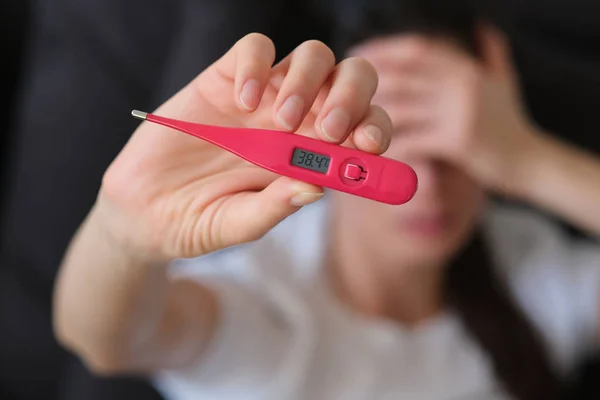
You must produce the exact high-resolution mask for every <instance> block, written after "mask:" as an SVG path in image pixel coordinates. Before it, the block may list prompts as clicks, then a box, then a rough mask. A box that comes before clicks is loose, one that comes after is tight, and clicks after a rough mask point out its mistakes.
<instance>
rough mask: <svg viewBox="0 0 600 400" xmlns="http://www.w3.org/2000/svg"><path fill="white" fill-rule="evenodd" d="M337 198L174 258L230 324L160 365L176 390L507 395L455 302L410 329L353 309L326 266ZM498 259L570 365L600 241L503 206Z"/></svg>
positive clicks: (585, 333) (591, 296) (163, 382)
mask: <svg viewBox="0 0 600 400" xmlns="http://www.w3.org/2000/svg"><path fill="white" fill-rule="evenodd" d="M327 207H328V205H327V203H326V202H325V201H321V202H318V203H316V204H313V205H311V206H308V207H305V208H303V209H302V210H301V211H299V212H297V213H296V214H294V215H293V216H291V217H289V218H288V219H286V220H285V221H284V222H282V223H281V224H280V225H278V226H277V227H276V228H275V229H273V230H272V231H271V232H270V233H269V234H267V235H266V236H265V237H264V238H262V239H261V240H259V241H257V242H254V243H252V244H247V245H243V246H238V247H235V248H232V249H227V250H224V251H221V252H218V253H214V254H211V255H208V256H205V257H201V258H198V259H194V260H181V261H179V262H177V263H175V264H174V266H173V273H176V274H183V275H187V276H190V277H193V278H194V279H201V280H202V282H204V283H205V284H209V285H212V287H213V288H214V289H215V291H216V292H217V293H218V294H219V296H220V297H221V302H222V306H223V313H224V314H223V317H222V320H221V324H220V327H219V329H218V331H217V332H216V335H215V337H214V339H213V341H212V343H211V345H210V346H209V349H208V351H207V352H206V353H205V354H204V357H203V358H202V360H199V361H198V363H197V365H196V366H194V367H193V368H188V369H186V370H183V371H164V372H161V373H158V374H156V376H155V379H154V382H155V385H156V387H157V388H158V389H159V390H160V391H161V392H162V393H163V395H164V396H165V397H166V398H167V399H169V400H205V399H207V400H208V399H210V400H214V399H223V400H238V399H240V400H241V399H244V400H254V399H256V400H259V399H260V400H267V399H268V400H300V399H302V400H305V399H306V400H332V399H335V400H355V399H356V400H358V399H360V400H373V399H377V400H379V399H382V400H383V399H411V400H420V399H424V400H425V399H426V400H437V399H440V400H442V399H443V400H459V399H460V400H467V399H508V398H509V397H508V396H507V394H506V392H505V391H504V389H503V388H502V387H501V385H500V384H499V383H498V381H497V379H496V378H495V376H494V375H493V372H492V368H491V363H490V360H489V358H488V356H487V354H486V353H485V352H483V351H482V350H481V349H480V348H479V346H478V344H477V343H476V342H475V341H474V340H473V338H472V337H471V336H470V335H469V333H468V332H467V331H466V330H465V328H464V327H463V326H462V325H461V323H460V321H459V320H458V318H457V317H456V316H455V315H453V314H451V313H446V314H443V315H440V316H439V317H437V318H434V319H431V320H430V321H428V322H426V323H424V324H423V325H420V326H419V327H418V328H416V329H413V330H410V329H406V328H404V327H402V326H401V325H399V324H395V323H393V322H391V321H386V320H379V319H370V318H367V317H363V316H359V315H357V314H354V313H353V312H352V311H350V310H349V309H348V308H346V307H345V306H344V305H343V304H341V303H340V302H338V301H337V300H336V298H335V297H334V296H333V294H332V293H331V291H330V290H329V289H328V287H327V285H325V284H324V280H323V279H322V278H321V277H322V275H321V271H322V270H323V268H322V259H323V253H324V247H323V243H324V240H323V238H324V235H325V234H326V229H325V225H326V223H327V218H326V216H327ZM484 227H485V231H486V233H487V237H488V240H489V243H490V244H491V247H492V249H493V253H494V255H495V256H496V261H497V264H498V266H499V268H500V270H499V272H501V273H502V276H504V277H505V278H506V279H507V282H508V286H509V288H510V290H511V291H512V294H513V295H514V297H515V298H516V300H517V304H518V305H520V306H521V307H522V309H523V310H524V311H525V313H526V315H527V316H528V317H529V318H530V320H531V321H532V322H533V323H534V325H535V326H536V327H537V328H538V329H539V330H540V332H541V333H542V335H543V338H544V339H545V341H546V344H547V345H548V349H549V351H550V355H551V358H552V360H553V361H554V362H555V363H556V365H557V366H558V367H559V369H560V371H561V372H563V373H564V374H568V372H569V371H570V370H571V368H572V367H573V365H574V364H575V363H576V362H577V361H578V360H579V359H580V357H581V356H582V355H583V354H584V353H586V352H588V351H590V347H591V346H593V345H594V343H595V341H596V338H598V336H597V334H598V332H597V329H596V328H597V326H598V322H599V320H598V316H600V310H599V307H598V306H599V305H600V298H599V297H598V295H599V292H600V248H599V247H597V246H595V245H593V244H592V243H583V242H578V243H575V242H571V241H570V240H569V238H568V237H567V236H565V235H564V234H563V233H562V232H561V231H560V230H559V229H558V227H557V226H555V225H553V224H552V223H551V222H549V221H548V220H546V219H544V218H543V217H542V216H540V215H537V214H533V213H532V212H528V211H523V210H516V209H507V208H499V207H492V208H490V210H489V212H488V213H487V216H486V219H485V223H484Z"/></svg>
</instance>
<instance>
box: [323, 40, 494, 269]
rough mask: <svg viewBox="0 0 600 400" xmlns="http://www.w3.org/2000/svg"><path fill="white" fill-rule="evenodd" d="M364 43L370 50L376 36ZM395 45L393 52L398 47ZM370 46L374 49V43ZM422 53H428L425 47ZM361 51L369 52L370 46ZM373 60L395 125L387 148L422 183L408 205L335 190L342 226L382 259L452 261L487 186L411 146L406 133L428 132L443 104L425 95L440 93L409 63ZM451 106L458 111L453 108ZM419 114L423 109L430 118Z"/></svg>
mask: <svg viewBox="0 0 600 400" xmlns="http://www.w3.org/2000/svg"><path fill="white" fill-rule="evenodd" d="M388 43H389V39H388ZM375 45H376V46H377V45H381V44H377V43H375ZM360 48H361V49H363V50H365V49H367V50H368V48H369V43H366V44H363V45H361V47H360ZM389 50H390V51H389V54H392V53H393V47H392V48H390V49H389ZM383 53H384V54H387V52H383ZM355 54H356V53H355ZM365 54H369V53H368V51H367V52H365ZM416 54H417V55H418V56H419V57H422V54H421V53H419V52H416ZM357 55H361V56H364V57H365V58H367V59H369V57H368V56H365V55H363V54H360V53H358V54H357ZM384 57H387V56H384ZM392 58H393V56H392ZM369 61H372V63H373V65H374V66H375V68H376V69H377V70H378V73H379V76H380V79H379V82H380V84H379V88H378V91H377V94H376V95H375V98H374V103H375V104H377V105H380V106H382V107H383V108H384V109H385V110H386V111H387V112H388V114H389V116H390V118H391V120H392V124H393V126H394V136H393V137H392V142H391V145H390V147H389V149H388V150H387V152H386V153H384V156H386V157H389V158H392V159H396V160H399V161H403V162H406V163H408V164H409V165H410V166H412V167H413V169H414V170H415V172H416V174H417V176H418V180H419V188H418V190H417V193H416V194H415V196H414V197H413V199H412V200H411V201H410V202H408V203H406V204H404V205H401V206H390V205H387V204H382V203H377V202H373V201H368V200H365V199H362V198H359V197H354V196H350V195H347V194H344V193H339V192H335V193H332V194H331V195H332V197H333V198H334V203H335V204H334V205H335V212H336V214H337V217H338V219H337V224H338V225H337V227H338V229H342V230H343V233H342V235H343V236H342V237H344V238H345V239H343V241H347V242H348V243H352V244H351V245H357V244H358V245H359V246H360V247H361V251H362V250H363V248H364V250H365V251H368V252H369V255H370V256H371V257H376V258H377V259H378V260H381V261H382V262H392V263H395V264H398V263H404V264H411V265H430V264H436V265H439V264H440V263H445V262H446V261H447V260H448V259H449V258H450V257H452V256H453V255H454V254H456V252H457V251H459V250H460V249H461V247H462V246H463V245H464V244H465V243H466V242H467V241H468V240H469V237H470V234H471V233H472V232H473V230H474V228H475V225H476V224H477V222H478V217H479V215H480V213H481V209H482V206H483V203H484V198H485V196H484V192H483V190H482V189H481V188H480V187H479V186H478V185H477V184H476V183H475V182H474V181H473V180H472V179H471V178H470V177H469V176H468V175H466V174H465V173H463V172H462V171H461V170H460V169H459V168H457V167H454V166H452V165H450V164H447V163H444V162H442V161H440V160H438V159H435V158H433V157H432V156H431V155H428V154H426V153H419V152H418V151H414V149H412V151H411V149H406V148H404V147H405V146H403V141H402V137H403V135H418V134H420V133H421V132H423V126H426V125H427V117H428V116H429V114H432V113H435V112H436V107H429V106H428V103H427V101H422V103H419V101H421V100H419V99H422V98H426V97H427V96H430V98H432V99H433V101H435V95H433V96H431V95H430V94H428V93H420V92H419V91H418V90H420V89H418V88H421V87H427V85H423V84H421V82H419V77H416V78H414V79H413V78H412V77H411V74H410V69H409V68H404V67H403V66H402V65H399V66H397V67H396V66H395V65H394V64H393V62H390V63H386V60H381V59H378V60H370V59H369ZM449 73H450V74H451V71H449ZM429 83H431V82H429ZM430 86H431V87H432V88H433V89H431V87H430V88H428V89H423V90H452V89H451V88H450V89H448V88H445V89H438V86H436V85H435V84H433V85H430ZM407 88H408V89H407ZM414 88H417V89H414ZM448 94H449V93H446V95H448ZM450 95H452V94H451V93H450ZM449 111H450V114H453V115H456V113H452V111H453V110H449ZM416 116H424V119H419V118H417V117H416ZM438 117H439V116H438ZM444 118H445V117H441V118H438V119H442V121H441V122H442V123H440V124H439V125H437V126H439V128H433V129H442V130H443V129H444V125H445V124H444V121H443V120H444ZM415 121H416V123H415ZM432 125H433V124H429V126H432ZM429 129H432V128H429ZM348 238H349V240H346V239H348Z"/></svg>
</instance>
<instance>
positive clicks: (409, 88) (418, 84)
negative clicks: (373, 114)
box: [373, 71, 435, 103]
mask: <svg viewBox="0 0 600 400" xmlns="http://www.w3.org/2000/svg"><path fill="white" fill-rule="evenodd" d="M434 90H435V83H434V82H433V80H431V79H427V78H423V77H420V76H418V75H414V74H405V73H402V72H398V71H397V72H396V73H387V74H382V73H379V84H378V85H377V92H376V93H375V96H374V97H373V101H374V102H381V103H383V102H392V101H395V100H410V101H418V100H419V99H423V98H424V97H425V96H429V95H431V94H432V93H433V92H434Z"/></svg>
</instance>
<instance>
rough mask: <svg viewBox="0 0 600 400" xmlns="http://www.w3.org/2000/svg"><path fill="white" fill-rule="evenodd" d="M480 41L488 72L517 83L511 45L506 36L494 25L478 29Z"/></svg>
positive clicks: (482, 26)
mask: <svg viewBox="0 0 600 400" xmlns="http://www.w3.org/2000/svg"><path fill="white" fill-rule="evenodd" d="M478 39H479V44H480V49H481V54H482V56H483V62H484V64H485V66H486V67H487V68H488V70H489V71H490V72H491V73H492V74H494V75H496V76H497V77H499V78H501V79H507V80H509V81H511V82H515V81H516V72H515V70H514V67H513V62H512V54H511V50H510V44H509V42H508V39H507V38H506V36H505V35H504V34H503V33H502V32H501V31H500V30H499V29H498V28H496V27H494V26H492V25H481V26H480V27H479V28H478Z"/></svg>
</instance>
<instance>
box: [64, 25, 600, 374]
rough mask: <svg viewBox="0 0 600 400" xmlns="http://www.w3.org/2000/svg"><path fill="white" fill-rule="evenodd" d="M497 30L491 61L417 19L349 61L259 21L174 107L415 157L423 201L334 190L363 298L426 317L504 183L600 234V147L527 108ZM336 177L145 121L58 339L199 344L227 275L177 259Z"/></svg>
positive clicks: (67, 263)
mask: <svg viewBox="0 0 600 400" xmlns="http://www.w3.org/2000/svg"><path fill="white" fill-rule="evenodd" d="M480 37H481V43H482V49H483V54H484V56H483V60H482V61H481V62H475V60H473V59H472V58H471V57H469V56H468V55H466V54H464V53H463V52H461V51H460V50H459V49H457V48H456V47H454V46H452V45H451V44H449V43H445V42H443V41H440V40H432V39H425V38H420V37H406V36H404V37H393V38H383V39H379V40H376V41H371V42H368V43H365V44H364V45H362V46H360V47H358V48H356V49H355V50H354V52H353V57H351V58H348V59H346V60H344V61H342V62H340V63H339V64H337V65H335V64H334V58H333V55H332V54H331V51H330V50H329V49H328V48H327V47H326V46H325V45H323V44H322V43H319V42H314V41H313V42H306V43H304V44H303V45H301V46H300V47H299V48H297V49H296V50H295V51H294V52H293V53H292V54H291V55H290V56H288V57H287V58H286V59H285V60H284V61H283V62H282V63H280V64H279V65H277V66H275V67H273V68H271V64H272V61H273V59H274V48H273V44H272V43H271V41H270V40H268V39H267V38H265V37H264V36H261V35H257V34H252V35H249V36H247V37H245V38H243V39H242V40H240V41H239V42H238V43H237V44H236V45H235V46H234V47H233V48H232V49H231V50H230V51H229V52H228V53H227V54H226V55H224V56H223V58H221V59H220V60H218V61H217V62H216V63H215V64H214V65H212V66H211V67H209V68H208V69H207V70H205V71H204V72H202V73H201V74H200V75H199V76H198V78H197V79H196V80H194V81H193V82H191V83H190V84H189V85H188V86H187V87H185V88H184V89H182V90H181V91H180V92H179V93H177V94H176V95H175V96H174V97H173V98H171V99H170V100H169V101H167V102H166V103H165V104H164V105H162V106H161V107H160V108H159V109H158V110H157V111H156V113H157V114H160V115H166V116H171V117H173V118H180V119H184V120H191V121H196V122H202V123H207V124H219V125H229V126H232V125H233V126H250V127H262V128H277V129H287V130H289V131H295V132H296V133H297V134H303V135H313V136H316V137H318V138H320V139H322V140H328V141H333V142H336V143H342V144H343V145H345V146H354V147H357V148H359V149H361V150H364V151H368V152H372V153H376V154H378V153H382V152H384V153H385V155H386V156H388V157H392V158H396V159H400V160H403V161H407V162H409V163H410V164H411V165H413V166H414V168H415V170H416V172H417V174H418V175H419V179H420V188H419V191H418V194H417V195H416V196H415V198H414V199H413V201H411V202H410V203H408V204H407V205H405V206H402V207H391V206H386V205H381V204H377V203H374V202H369V201H366V200H363V199H358V198H355V197H351V196H347V195H344V194H341V193H332V194H331V195H332V196H333V199H332V200H333V201H334V202H335V207H334V208H335V210H336V214H335V215H334V221H333V224H332V231H331V251H330V252H329V255H330V257H331V259H330V261H331V262H330V266H331V268H330V272H331V274H332V276H333V278H334V279H333V282H334V288H335V290H336V292H337V293H338V294H339V296H340V297H341V298H342V299H343V300H344V301H346V302H347V303H348V304H349V305H350V306H352V307H353V308H355V309H356V310H358V311H359V312H362V313H365V314H369V315H381V316H384V317H386V318H391V319H395V320H397V321H399V322H401V323H404V324H416V323H419V322H420V321H423V320H424V319H426V318H428V317H430V316H431V315H432V314H435V313H436V312H439V310H440V309H441V308H442V307H443V304H441V301H440V298H439V294H440V290H439V284H440V281H441V274H442V271H443V268H444V265H445V263H446V261H447V260H448V258H449V257H450V256H452V255H453V254H455V252H456V251H458V249H459V248H460V247H461V246H463V245H464V243H465V242H466V241H467V239H468V237H469V235H470V234H471V233H472V230H473V227H474V226H475V224H476V223H477V220H478V218H479V215H480V210H481V208H482V207H483V205H484V203H485V196H484V192H485V191H487V190H494V191H499V192H501V193H503V194H505V195H508V196H513V197H515V198H519V199H522V200H525V201H529V202H531V203H532V204H534V205H536V206H539V207H541V208H544V209H546V210H548V211H550V212H553V213H555V214H556V215H557V216H559V217H561V218H564V219H565V220H567V221H569V222H572V223H574V224H575V225H577V226H580V227H581V228H583V229H587V230H588V231H590V232H591V233H593V234H597V235H600V214H598V213H596V212H593V211H594V209H595V208H596V207H597V204H600V179H598V176H600V162H599V161H598V160H597V159H596V158H594V157H592V156H590V155H588V154H586V153H584V152H583V151H582V150H580V149H576V148H573V147H570V146H567V145H566V144H564V143H561V142H559V141H557V140H556V139H552V138H551V137H550V136H549V135H547V134H545V133H543V132H541V131H540V130H539V129H537V128H536V127H535V126H534V125H533V124H532V123H531V122H530V121H529V120H528V119H527V117H526V116H525V114H524V113H523V112H522V110H521V107H520V106H519V104H520V103H519V101H518V100H519V99H518V89H517V87H516V84H515V81H516V80H515V79H514V74H513V72H512V69H511V67H510V59H509V57H508V50H507V47H506V45H505V42H504V40H503V38H502V37H501V35H499V34H498V33H497V32H495V31H493V30H491V29H489V28H482V30H481V32H480ZM378 81H379V90H376V88H377V87H378V86H377V84H378ZM244 87H246V88H247V89H248V88H249V89H248V90H246V91H243V90H242V88H244ZM290 98H291V99H292V100H291V104H292V106H291V107H290V108H285V109H284V110H285V111H283V112H281V110H282V105H283V104H284V103H285V101H286V100H288V99H290ZM288 104H290V103H288ZM374 104H379V105H381V106H384V107H385V108H386V110H388V111H389V113H390V116H388V115H387V114H386V112H384V111H383V109H382V108H381V107H379V106H377V105H374ZM336 109H337V110H338V111H335V112H333V110H336ZM327 115H337V116H338V117H339V118H338V120H337V122H335V123H333V122H331V121H329V120H328V121H327V122H325V117H326V116H327ZM390 117H391V118H390ZM392 139H393V144H392V145H391V146H390V142H391V141H392ZM322 193H323V191H322V188H318V187H314V186H311V185H307V184H305V183H301V182H295V181H293V180H290V179H288V178H281V177H276V176H274V175H273V174H270V173H268V172H265V171H262V170H260V169H259V168H256V167H254V166H252V165H249V164H247V163H245V162H243V161H240V160H239V159H237V158H236V157H234V156H231V155H230V154H228V153H226V152H224V151H222V150H220V149H218V148H215V146H211V145H208V144H207V143H205V142H203V141H199V140H196V139H193V138H190V137H188V136H186V135H183V134H178V133H174V132H172V131H169V130H168V129H165V128H162V127H160V126H156V125H152V124H146V123H143V124H141V126H140V127H139V129H138V130H137V131H136V132H135V133H134V135H133V136H132V138H131V140H130V142H129V143H128V144H127V146H126V147H125V148H124V149H123V150H122V151H121V153H120V154H119V155H118V157H117V158H116V159H115V161H114V163H113V164H112V165H111V166H110V168H109V169H108V170H107V172H106V174H105V177H104V180H103V182H102V187H101V190H100V193H99V195H98V200H97V201H96V204H95V205H94V207H93V208H92V210H91V211H90V213H89V216H88V218H87V219H86V221H85V222H84V223H83V224H82V226H81V228H80V229H79V231H78V233H77V234H76V236H75V237H74V239H73V241H72V243H71V246H70V247H69V250H68V252H67V254H66V255H65V258H64V261H63V263H62V266H61V270H60V275H59V278H58V281H57V286H56V294H55V302H54V311H55V312H54V326H55V331H56V335H57V337H58V339H59V340H60V341H61V342H62V343H63V344H64V345H65V346H66V347H67V348H69V349H71V350H72V351H74V352H76V353H78V354H79V355H80V356H81V357H82V358H83V359H84V360H85V362H87V364H88V365H89V366H90V368H92V369H93V370H94V371H95V372H96V373H99V374H114V373H120V372H149V371H154V370H157V369H159V368H177V367H183V366H186V365H188V364H190V363H193V362H197V360H198V359H199V358H201V357H202V352H203V349H204V347H205V346H206V344H207V343H208V342H209V341H210V339H211V335H212V333H213V331H214V329H215V327H216V326H218V320H219V314H220V306H219V303H218V300H217V299H216V297H215V295H214V294H213V292H212V291H211V289H210V288H209V287H205V286H203V285H201V284H198V283H196V282H191V281H186V280H171V279H169V278H168V277H167V275H166V267H167V265H168V263H169V262H170V261H171V260H172V259H174V258H178V257H195V256H199V255H203V254H207V253H210V252H212V251H216V250H219V249H222V248H225V247H227V246H231V245H234V244H237V243H242V242H247V241H251V240H254V239H257V238H259V237H261V236H262V235H264V234H265V233H266V232H267V231H268V230H269V229H270V228H272V227H273V226H274V225H276V224H277V223H279V222H280V221H281V220H283V219H284V218H285V217H286V216H288V215H290V214H291V213H293V212H295V211H296V210H298V209H299V207H301V206H303V205H306V204H309V203H311V202H314V201H317V200H318V199H319V198H320V197H321V196H322ZM258 207H261V208H263V209H266V210H268V213H267V214H260V215H259V214H258V213H256V212H255V210H256V209H257V208H258ZM359 211H360V212H359ZM357 227H360V229H356V228H357Z"/></svg>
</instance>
